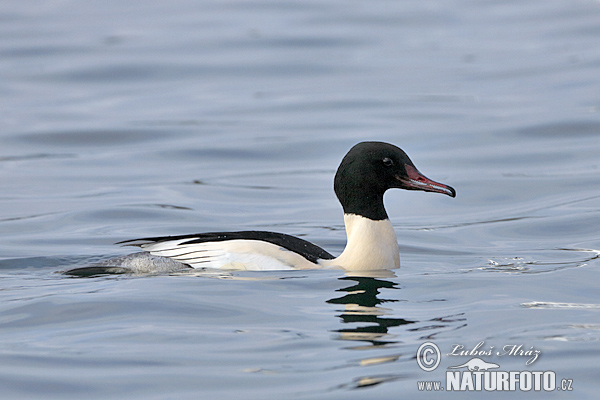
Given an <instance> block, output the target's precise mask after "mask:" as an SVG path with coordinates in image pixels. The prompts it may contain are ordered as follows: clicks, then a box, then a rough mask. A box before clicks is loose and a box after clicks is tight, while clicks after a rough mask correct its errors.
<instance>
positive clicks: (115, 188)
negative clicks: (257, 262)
mask: <svg viewBox="0 0 600 400" xmlns="http://www.w3.org/2000/svg"><path fill="white" fill-rule="evenodd" d="M0 37H1V38H2V40H0V82H1V83H0V110H2V111H1V112H0V115H1V116H2V118H0V143H1V146H0V188H1V192H0V274H1V275H0V397H1V398H2V399H81V398H86V399H107V398H127V399H200V398H206V399H209V398H211V399H213V398H214V399H232V398H248V399H283V398H299V399H303V398H314V399H347V398H356V399H362V398H373V399H400V398H405V397H406V398H432V396H434V397H439V398H442V397H443V398H446V397H451V398H463V396H464V394H461V393H457V392H450V391H446V392H445V393H436V394H433V393H426V392H420V391H419V390H418V388H417V382H418V381H425V380H427V381H442V382H444V379H445V371H446V370H447V367H449V366H456V365H458V364H460V363H463V362H465V361H467V360H469V359H470V357H467V356H462V357H458V356H447V355H446V354H447V353H448V352H449V351H450V350H451V347H452V345H453V344H462V345H464V346H465V348H466V349H470V348H473V347H475V346H476V345H477V344H478V343H479V342H481V341H484V345H483V347H482V348H483V349H489V347H490V346H495V349H499V348H501V347H503V346H506V345H522V346H523V347H522V348H523V349H531V348H532V347H533V348H534V349H537V350H540V351H541V356H540V357H539V359H538V360H536V361H535V362H534V363H533V364H531V365H526V364H525V359H524V357H512V356H507V357H500V356H497V355H492V356H489V357H486V356H483V357H482V358H483V359H485V360H486V361H488V362H493V363H496V364H499V365H500V366H501V370H503V371H524V370H525V371H554V372H556V377H557V380H558V384H559V385H560V383H561V379H571V380H572V388H573V391H571V392H563V391H557V390H555V391H553V392H544V391H541V392H539V391H537V392H536V391H534V390H531V391H528V392H521V391H517V393H516V394H517V395H518V396H519V397H521V398H544V399H547V398H571V399H575V398H577V399H591V398H596V395H597V387H596V384H597V371H598V367H597V360H598V358H599V357H600V298H599V297H600V296H599V293H600V291H599V290H598V283H599V279H598V270H597V268H598V267H599V266H600V262H599V261H598V257H599V254H600V229H599V226H600V156H599V154H600V2H598V1H593V0H525V1H478V2H474V1H468V0H453V1H446V0H433V1H377V2H373V1H371V2H367V1H327V2H324V1H323V2H322V1H285V2H284V1H253V0H250V1H238V2H224V1H186V0H174V1H169V2H161V1H129V2H123V1H114V0H103V1H95V0H91V1H84V2H81V1H79V2H77V1H68V0H67V1H58V0H48V1H41V0H40V1H27V2H5V3H3V4H0ZM362 140H383V141H388V142H392V143H394V144H396V145H398V146H400V147H402V148H403V149H404V150H406V152H407V153H408V154H409V155H410V156H411V158H412V160H413V161H414V162H415V164H416V165H417V167H418V168H419V169H420V170H421V171H422V172H423V173H424V174H426V175H427V176H428V177H430V178H432V179H435V180H438V181H441V182H444V183H447V184H449V185H452V186H453V187H454V188H455V189H456V190H457V193H458V195H457V197H456V198H455V199H451V198H448V197H446V196H440V195H435V194H431V193H419V192H400V191H395V192H390V193H388V194H387V195H386V205H387V208H388V213H389V214H390V216H391V219H392V221H393V223H394V227H395V229H396V232H397V234H398V237H399V242H400V246H401V259H402V268H401V269H400V270H397V271H394V274H393V275H391V276H386V277H354V276H348V275H346V274H344V273H343V272H340V271H298V272H279V273H277V272H276V273H233V274H223V275H220V274H181V275H170V276H151V277H127V276H119V277H104V278H91V279H73V278H67V277H64V276H62V275H60V274H56V273H55V271H58V270H61V269H65V268H73V267H78V266H83V265H86V264H88V263H90V262H93V261H95V260H98V259H101V258H103V257H108V256H115V255H122V254H127V253H128V252H129V251H130V250H128V249H127V248H121V247H118V246H115V245H114V244H113V243H115V242H117V241H119V240H125V239H133V238H137V237H144V236H154V235H169V234H186V233H194V232H202V231H214V230H240V229H263V230H274V231H281V232H285V233H289V234H293V235H299V236H302V237H303V238H305V239H308V240H310V241H312V242H315V243H317V244H319V245H321V246H323V247H325V248H326V249H327V250H329V251H330V252H332V253H339V252H340V251H341V250H342V249H343V246H344V243H345V235H344V231H343V223H342V215H341V209H340V207H339V205H338V203H337V201H336V199H335V196H334V194H333V191H332V179H333V174H334V172H335V168H336V167H337V164H338V163H339V161H340V159H341V157H342V156H343V155H344V154H345V152H346V151H347V150H348V149H349V148H350V147H351V146H352V145H353V144H355V143H356V142H359V141H362ZM427 341H431V342H434V343H435V344H437V345H438V346H439V347H440V348H441V350H442V352H443V353H444V354H443V355H442V361H441V364H440V367H439V368H438V369H437V370H435V371H433V372H425V371H423V370H421V369H420V368H419V366H418V365H417V362H416V359H415V354H416V352H417V349H418V348H419V346H420V345H421V344H422V343H424V342H427ZM513 394H515V393H514V392H513ZM468 395H469V396H471V397H472V398H489V397H492V398H496V397H500V396H502V395H501V394H498V393H497V392H485V391H483V392H474V393H469V394H468Z"/></svg>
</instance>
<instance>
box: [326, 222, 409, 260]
mask: <svg viewBox="0 0 600 400" xmlns="http://www.w3.org/2000/svg"><path fill="white" fill-rule="evenodd" d="M344 224H345V225H346V234H347V235H348V242H347V243H346V248H345V249H344V251H343V252H342V254H340V256H339V257H337V258H335V259H333V260H321V261H319V264H320V265H322V266H324V267H333V266H338V267H342V268H344V269H346V270H353V271H365V270H382V269H395V268H400V248H399V247H398V239H396V232H394V227H393V226H392V223H391V222H390V220H389V219H384V220H381V221H374V220H372V219H369V218H365V217H362V216H360V215H354V214H344Z"/></svg>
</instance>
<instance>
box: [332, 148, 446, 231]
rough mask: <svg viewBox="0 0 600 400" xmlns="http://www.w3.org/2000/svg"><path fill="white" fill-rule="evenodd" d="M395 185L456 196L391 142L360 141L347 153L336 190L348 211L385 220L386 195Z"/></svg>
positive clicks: (335, 182)
mask: <svg viewBox="0 0 600 400" xmlns="http://www.w3.org/2000/svg"><path fill="white" fill-rule="evenodd" d="M392 188H398V189H407V190H423V191H426V192H436V193H443V194H446V195H448V196H450V197H455V196H456V192H455V190H454V189H453V188H451V187H450V186H448V185H444V184H442V183H438V182H435V181H432V180H431V179H429V178H427V177H425V176H424V175H423V174H421V173H420V172H419V171H418V170H417V168H416V167H415V165H414V164H413V162H412V161H411V160H410V158H408V156H407V155H406V153H405V152H404V151H402V149H400V148H398V147H396V146H394V145H392V144H389V143H383V142H362V143H358V144H357V145H355V146H354V147H352V148H351V149H350V151H349V152H348V154H346V156H344V158H343V160H342V162H341V164H340V166H339V168H338V170H337V173H336V174H335V181H334V190H335V193H336V195H337V197H338V199H339V200H340V203H342V207H343V208H344V213H346V214H357V215H361V216H363V217H367V218H370V219H373V220H382V219H386V218H387V213H386V212H385V208H384V206H383V194H384V193H385V191H386V190H388V189H392Z"/></svg>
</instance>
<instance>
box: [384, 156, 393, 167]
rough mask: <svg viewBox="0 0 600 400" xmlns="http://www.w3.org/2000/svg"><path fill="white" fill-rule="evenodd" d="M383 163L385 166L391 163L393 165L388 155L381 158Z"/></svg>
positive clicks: (389, 165)
mask: <svg viewBox="0 0 600 400" xmlns="http://www.w3.org/2000/svg"><path fill="white" fill-rule="evenodd" d="M383 165H385V166H386V167H391V166H392V165H394V160H392V159H391V158H389V157H386V158H384V159H383Z"/></svg>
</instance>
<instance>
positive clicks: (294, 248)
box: [68, 141, 456, 275]
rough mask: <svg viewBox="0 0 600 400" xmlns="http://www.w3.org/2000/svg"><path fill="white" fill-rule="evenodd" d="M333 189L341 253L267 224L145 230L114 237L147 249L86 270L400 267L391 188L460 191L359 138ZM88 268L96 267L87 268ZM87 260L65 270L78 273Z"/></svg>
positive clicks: (388, 147)
mask: <svg viewBox="0 0 600 400" xmlns="http://www.w3.org/2000/svg"><path fill="white" fill-rule="evenodd" d="M333 188H334V192H335V194H336V196H337V198H338V200H339V202H340V204H341V206H342V209H343V212H344V225H345V228H346V237H347V241H346V246H345V248H344V250H343V251H342V253H341V254H340V255H339V256H337V257H336V256H333V255H331V254H330V253H329V252H327V251H326V250H324V249H322V248H321V247H319V246H317V245H315V244H313V243H310V242H308V241H306V240H304V239H300V238H298V237H294V236H291V235H288V234H284V233H277V232H269V231H254V230H252V231H236V232H207V233H197V234H188V235H179V236H158V237H145V238H141V239H133V240H125V241H122V242H119V243H117V244H121V245H126V246H137V247H140V248H141V250H142V252H140V253H134V254H131V255H127V256H121V257H116V258H113V259H110V260H105V261H104V262H102V264H98V265H95V266H92V267H88V268H87V272H88V274H95V273H99V272H100V273H103V272H106V273H124V272H132V271H133V272H160V271H173V270H179V269H190V268H193V269H220V270H234V271H239V270H248V271H265V270H268V271H273V270H302V269H323V268H336V269H343V270H347V271H369V270H371V271H372V270H392V269H397V268H399V267H400V251H399V246H398V240H397V237H396V233H395V231H394V227H393V225H392V223H391V222H390V219H389V217H388V214H387V212H386V210H385V206H384V202H383V197H384V194H385V193H386V191H387V190H388V189H404V190H419V191H425V192H433V193H441V194H445V195H448V196H450V197H456V191H455V190H454V189H453V188H452V187H451V186H448V185H446V184H443V183H439V182H436V181H433V180H431V179H429V178H427V177H426V176H425V175H423V174H422V173H421V172H419V170H418V169H417V167H416V166H415V164H414V163H413V162H412V161H411V159H410V158H409V157H408V155H407V154H406V153H405V152H404V151H403V150H402V149H400V148H399V147H397V146H395V145H393V144H390V143H385V142H375V141H368V142H361V143H358V144H356V145H354V146H353V147H352V148H351V149H350V150H349V151H348V153H347V154H346V155H345V156H344V157H343V159H342V161H341V163H340V165H339V167H338V169H337V172H336V174H335V177H334V185H333ZM90 268H91V269H90ZM83 269H85V268H77V269H74V270H71V271H68V272H71V274H73V275H78V274H79V273H81V270H83Z"/></svg>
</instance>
